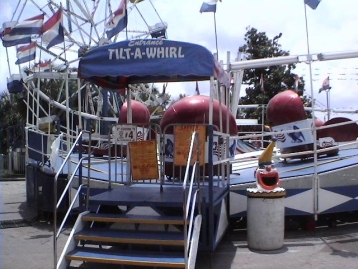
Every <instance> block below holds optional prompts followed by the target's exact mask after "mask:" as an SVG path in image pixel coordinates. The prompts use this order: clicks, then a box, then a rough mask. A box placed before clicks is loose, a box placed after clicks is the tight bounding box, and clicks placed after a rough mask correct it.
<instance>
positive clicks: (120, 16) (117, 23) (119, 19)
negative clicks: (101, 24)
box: [106, 0, 128, 39]
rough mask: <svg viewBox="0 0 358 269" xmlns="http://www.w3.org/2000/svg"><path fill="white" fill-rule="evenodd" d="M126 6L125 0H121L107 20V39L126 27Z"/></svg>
mask: <svg viewBox="0 0 358 269" xmlns="http://www.w3.org/2000/svg"><path fill="white" fill-rule="evenodd" d="M126 7H127V5H126V0H122V1H121V2H120V4H119V7H118V9H117V10H116V11H115V12H113V16H112V18H111V19H110V20H109V21H108V22H107V24H106V28H107V29H109V30H108V31H106V34H107V38H108V39H111V38H112V37H114V36H115V35H116V34H118V33H119V32H121V31H122V30H123V29H125V28H126V27H127V23H128V16H127V9H126Z"/></svg>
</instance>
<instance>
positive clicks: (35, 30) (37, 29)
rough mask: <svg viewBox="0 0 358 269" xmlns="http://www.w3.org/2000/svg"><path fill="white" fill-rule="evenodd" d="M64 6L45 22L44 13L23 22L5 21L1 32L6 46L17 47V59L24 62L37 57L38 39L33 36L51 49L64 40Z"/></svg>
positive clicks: (18, 61)
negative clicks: (34, 39)
mask: <svg viewBox="0 0 358 269" xmlns="http://www.w3.org/2000/svg"><path fill="white" fill-rule="evenodd" d="M62 13H63V12H62V8H59V9H58V11H57V12H56V13H54V14H53V16H51V17H50V18H49V19H48V20H47V21H46V22H45V23H44V14H40V15H37V16H35V17H31V18H29V19H26V20H24V21H22V22H5V23H4V24H3V28H4V30H3V31H2V33H1V40H2V44H3V46H4V47H12V46H17V47H16V56H17V61H16V62H15V64H22V63H26V62H29V61H32V60H34V59H35V58H36V48H37V46H38V43H37V41H33V38H41V43H44V44H46V45H47V47H46V48H47V49H50V48H51V47H53V46H54V45H57V44H60V43H62V42H64V28H63V23H62Z"/></svg>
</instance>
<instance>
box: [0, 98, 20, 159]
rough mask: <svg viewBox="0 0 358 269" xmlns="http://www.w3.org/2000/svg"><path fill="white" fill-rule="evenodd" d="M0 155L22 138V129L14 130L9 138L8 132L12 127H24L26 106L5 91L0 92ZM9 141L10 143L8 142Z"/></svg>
mask: <svg viewBox="0 0 358 269" xmlns="http://www.w3.org/2000/svg"><path fill="white" fill-rule="evenodd" d="M0 119H1V120H0V153H6V152H7V150H8V147H9V146H11V144H13V143H16V142H19V141H15V140H16V138H19V139H20V138H21V139H22V138H23V137H22V136H23V133H22V130H23V129H22V128H18V129H17V130H14V131H13V132H12V133H11V134H12V135H11V136H10V137H8V136H7V132H8V130H10V127H12V126H24V125H25V122H26V105H25V103H24V102H23V100H22V98H18V95H10V94H9V93H8V92H7V91H4V92H0ZM10 140H11V141H10Z"/></svg>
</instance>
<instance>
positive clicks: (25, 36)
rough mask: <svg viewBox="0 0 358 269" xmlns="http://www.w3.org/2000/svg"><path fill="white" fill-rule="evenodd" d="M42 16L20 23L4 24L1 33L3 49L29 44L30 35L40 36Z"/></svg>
mask: <svg viewBox="0 0 358 269" xmlns="http://www.w3.org/2000/svg"><path fill="white" fill-rule="evenodd" d="M43 20H44V15H43V14H41V15H38V16H35V17H32V18H30V19H27V20H25V21H22V22H18V23H17V22H5V23H4V24H3V28H4V30H3V31H2V33H1V39H2V44H3V46H4V47H11V46H16V45H21V44H28V43H31V36H32V35H39V34H41V28H42V24H43Z"/></svg>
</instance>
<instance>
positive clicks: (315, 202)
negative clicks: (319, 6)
mask: <svg viewBox="0 0 358 269" xmlns="http://www.w3.org/2000/svg"><path fill="white" fill-rule="evenodd" d="M303 6H304V9H305V23H306V41H307V54H308V55H310V44H309V37H308V22H307V8H306V3H305V1H303ZM308 66H309V68H308V69H309V75H310V86H311V98H312V120H313V123H314V120H315V113H314V107H315V99H314V98H313V81H312V66H311V61H309V62H308ZM311 126H312V133H313V162H314V165H313V172H314V174H313V181H312V182H313V186H312V188H313V213H314V218H315V220H317V218H318V216H317V212H318V188H319V186H318V184H319V180H318V174H317V143H316V141H317V133H316V125H315V124H312V125H311Z"/></svg>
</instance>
